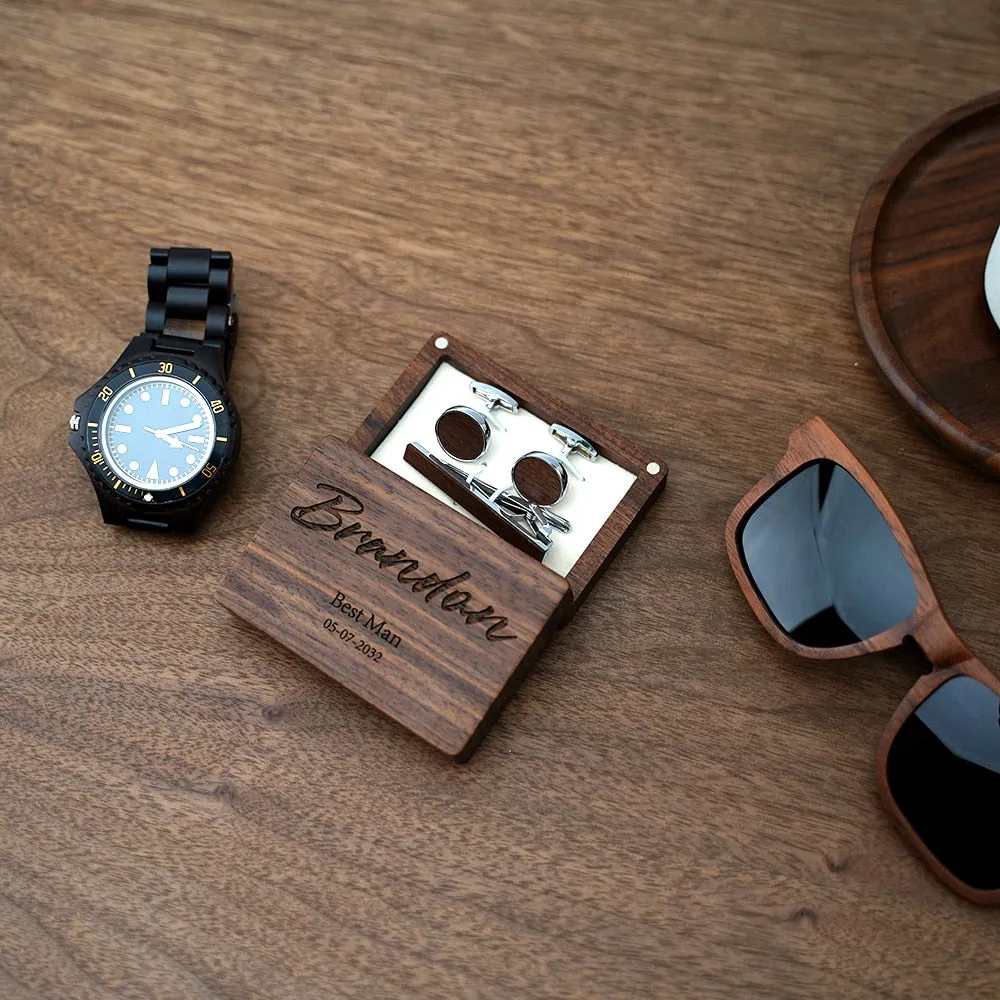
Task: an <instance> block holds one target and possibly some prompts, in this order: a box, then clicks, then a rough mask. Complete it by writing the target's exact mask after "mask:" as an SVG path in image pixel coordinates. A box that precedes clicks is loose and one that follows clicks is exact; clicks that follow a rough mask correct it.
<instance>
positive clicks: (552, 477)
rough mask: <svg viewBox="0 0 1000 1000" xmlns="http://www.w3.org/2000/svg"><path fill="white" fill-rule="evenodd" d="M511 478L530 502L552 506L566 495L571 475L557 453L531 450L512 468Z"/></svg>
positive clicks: (540, 505) (519, 491) (541, 505)
mask: <svg viewBox="0 0 1000 1000" xmlns="http://www.w3.org/2000/svg"><path fill="white" fill-rule="evenodd" d="M511 479H512V480H513V481H514V487H515V488H516V489H517V492H518V493H520V494H521V496H522V497H524V499H525V500H527V501H528V502H529V503H533V504H537V505H538V506H539V507H551V506H552V505H553V504H556V503H559V501H560V500H562V498H563V497H564V496H565V495H566V487H567V485H568V484H569V476H567V475H566V466H565V465H564V464H563V463H562V461H561V460H560V459H558V458H556V457H555V455H548V454H546V453H545V452H544V451H530V452H528V454H527V455H522V456H521V457H520V458H519V459H518V460H517V461H516V462H515V463H514V467H513V469H511Z"/></svg>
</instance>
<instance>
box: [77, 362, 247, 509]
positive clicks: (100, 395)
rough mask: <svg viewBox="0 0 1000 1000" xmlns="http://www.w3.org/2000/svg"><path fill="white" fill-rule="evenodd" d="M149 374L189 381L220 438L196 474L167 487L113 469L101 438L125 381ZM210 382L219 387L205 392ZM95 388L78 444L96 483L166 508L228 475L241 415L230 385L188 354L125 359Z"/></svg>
mask: <svg viewBox="0 0 1000 1000" xmlns="http://www.w3.org/2000/svg"><path fill="white" fill-rule="evenodd" d="M147 376H161V377H163V376H169V377H170V378H175V379H179V380H180V381H183V382H187V383H188V384H189V385H191V386H192V388H194V389H195V390H196V391H197V392H199V393H200V394H201V395H202V396H204V397H205V400H206V402H207V403H208V405H209V408H210V409H211V410H212V414H213V417H214V419H215V436H216V440H215V442H214V443H213V447H212V450H211V451H210V453H209V456H208V459H207V461H206V463H205V465H204V466H203V467H202V468H201V470H199V472H198V474H197V475H196V476H195V477H194V478H193V479H190V480H188V481H187V482H186V483H184V484H182V485H179V486H175V487H171V488H169V489H165V490H154V489H150V488H148V487H147V488H140V487H137V486H134V485H132V484H131V483H128V482H126V481H125V480H124V479H122V477H121V476H120V475H119V474H118V473H117V472H116V471H115V470H114V469H112V467H111V464H110V462H108V461H107V458H106V457H105V455H104V454H103V452H102V450H101V444H100V428H101V424H102V422H103V418H104V415H105V413H106V412H107V410H108V408H109V407H110V405H111V402H112V400H114V399H115V397H116V396H117V395H118V392H119V390H121V389H122V388H123V387H124V386H126V385H128V384H129V383H130V382H134V381H137V380H138V379H141V378H143V377H147ZM206 384H207V385H210V386H211V387H212V389H213V390H214V393H207V392H205V386H206ZM91 393H92V394H93V398H92V399H91V400H90V402H89V403H88V404H85V406H84V408H83V409H82V410H81V418H82V419H81V421H80V429H79V432H78V435H79V438H78V441H79V444H80V445H81V446H82V447H80V448H78V449H77V453H78V455H79V457H80V460H81V461H82V462H83V464H84V466H85V467H86V468H87V471H88V472H89V473H90V475H91V477H92V478H93V479H94V481H95V483H98V484H100V485H101V486H104V487H106V488H107V489H109V490H110V491H111V492H112V494H113V495H114V496H115V497H116V499H118V500H119V501H121V502H124V503H128V504H131V505H133V506H134V507H135V508H136V509H137V510H146V511H150V510H162V509H164V508H167V507H171V508H174V507H180V506H186V505H188V504H191V503H194V502H195V501H197V500H199V499H200V498H202V497H204V496H205V494H206V493H207V492H209V491H210V489H211V487H212V486H213V485H214V484H215V483H217V482H218V480H219V479H220V478H221V477H222V476H223V475H224V473H225V472H226V470H227V467H228V465H229V464H230V463H231V461H232V459H233V457H234V456H235V454H236V453H237V451H238V447H239V418H238V415H237V413H236V409H235V407H234V406H233V403H232V400H231V399H230V397H229V393H228V392H227V391H226V388H225V385H224V384H223V383H222V382H220V381H219V380H218V379H217V378H215V377H214V376H213V375H212V374H211V373H210V372H209V371H207V370H206V369H204V368H202V367H201V366H199V365H197V364H194V363H193V362H192V361H190V360H189V359H187V358H177V357H164V356H163V355H160V354H153V355H149V356H146V357H142V358H131V359H128V360H125V361H122V362H121V363H120V364H117V365H115V366H114V367H112V368H111V369H109V370H108V372H107V374H106V375H105V376H104V378H103V379H101V380H100V381H99V382H98V383H97V384H95V385H94V386H93V387H92V389H91V390H90V391H89V392H88V395H90V394H91ZM219 407H221V408H219ZM206 472H207V474H206Z"/></svg>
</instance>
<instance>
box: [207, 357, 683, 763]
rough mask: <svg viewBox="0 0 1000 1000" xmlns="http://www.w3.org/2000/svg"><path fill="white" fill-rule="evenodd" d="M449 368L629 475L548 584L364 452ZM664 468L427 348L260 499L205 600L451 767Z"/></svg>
mask: <svg viewBox="0 0 1000 1000" xmlns="http://www.w3.org/2000/svg"><path fill="white" fill-rule="evenodd" d="M442 361H449V362H450V363H453V364H454V365H456V366H457V367H460V368H461V370H462V371H464V372H466V373H469V374H470V375H471V376H472V377H474V378H479V379H483V380H486V381H490V382H492V383H493V384H497V385H500V386H502V387H503V388H505V389H507V390H509V391H511V392H513V393H515V394H516V396H517V398H518V399H519V401H520V402H521V403H522V404H523V405H524V406H525V407H526V408H528V409H529V410H531V411H532V412H533V413H535V414H537V415H538V416H540V417H541V418H542V419H544V420H546V421H561V422H564V423H567V424H569V425H570V426H572V427H573V428H574V429H576V430H578V431H580V432H581V433H583V434H585V435H586V437H587V438H589V439H590V440H591V441H593V442H594V443H595V444H596V445H597V446H598V448H599V449H601V451H602V453H603V454H606V455H608V456H609V457H610V458H611V459H612V460H613V461H615V462H616V464H618V465H620V466H622V467H623V468H626V469H627V470H628V471H629V472H631V473H633V474H634V475H635V477H636V479H635V482H634V483H633V484H632V486H631V487H630V488H629V490H628V492H627V493H626V494H625V496H624V497H623V498H622V500H621V501H620V503H619V504H618V505H617V507H615V509H614V511H613V513H612V516H611V517H610V518H609V519H608V521H607V522H606V523H605V524H604V525H603V527H601V529H600V530H599V532H598V534H597V536H596V537H595V538H594V539H593V541H592V542H591V543H590V545H589V546H588V547H587V549H586V550H585V551H584V554H583V556H581V557H580V558H579V560H578V561H577V563H576V565H575V566H574V567H573V568H572V569H571V571H570V572H569V573H568V574H567V575H566V576H561V575H559V574H558V573H556V572H554V571H553V570H552V569H550V568H549V567H547V566H545V565H543V564H542V563H540V562H539V561H538V558H537V557H533V556H531V555H528V554H527V553H525V552H523V551H520V550H519V549H518V548H517V547H516V546H515V545H513V544H511V542H510V541H508V540H504V539H503V538H501V537H500V536H499V535H497V534H494V533H493V532H492V531H490V530H488V529H487V528H486V527H484V526H483V525H482V524H478V523H476V522H475V521H472V520H470V519H469V518H468V517H466V516H465V515H464V514H462V513H460V512H458V511H457V510H454V509H452V508H451V507H449V506H446V505H445V504H443V503H442V502H441V501H440V500H438V499H435V498H434V497H433V496H431V495H430V494H428V493H427V492H425V491H424V490H422V489H420V487H419V486H417V485H414V484H413V483H410V482H407V481H406V480H405V479H403V478H402V477H401V476H400V475H397V474H396V473H395V472H393V471H392V470H390V469H388V468H386V467H385V466H383V465H381V464H379V462H377V461H376V460H375V459H373V458H371V457H370V453H371V452H372V451H373V450H374V449H375V448H376V447H377V446H378V443H379V442H380V441H381V440H382V439H383V438H384V436H385V434H387V433H388V432H389V430H390V429H391V428H392V426H394V424H395V422H396V421H397V420H398V419H399V418H400V416H401V415H402V414H403V413H404V412H405V411H406V408H407V407H408V406H409V405H410V403H411V402H412V400H413V398H414V397H415V396H416V394H417V393H418V392H419V391H420V390H421V389H422V388H423V387H424V386H425V385H426V384H427V381H428V380H429V379H430V377H431V375H432V374H433V373H434V371H435V369H436V367H437V365H438V364H439V363H441V362H442ZM666 474H667V470H666V466H665V465H663V466H662V467H661V465H660V463H658V462H656V461H655V460H654V459H653V458H652V456H648V455H645V454H644V453H642V452H641V451H640V450H639V449H638V448H636V447H635V446H634V445H633V444H631V442H629V441H627V440H626V439H624V438H622V437H620V436H619V435H617V434H615V433H614V432H612V431H611V430H609V429H608V428H605V427H603V426H601V425H600V424H597V423H595V422H593V421H590V420H586V419H585V418H584V417H583V416H581V415H579V414H576V413H573V412H572V411H571V410H569V409H568V408H567V407H563V406H562V405H561V404H559V403H558V401H557V400H555V399H553V398H552V397H550V396H547V395H545V394H544V393H542V392H539V391H537V390H535V389H534V388H533V387H531V386H530V384H529V383H527V382H524V381H523V380H521V379H519V378H518V377H517V376H515V375H514V374H513V373H511V372H508V371H507V370H506V369H503V368H501V367H500V366H499V365H496V364H495V363H494V362H492V361H490V360H489V359H488V358H486V357H485V356H483V355H481V354H479V353H478V352H476V351H474V350H473V349H471V348H468V347H465V346H463V345H460V344H458V343H456V342H455V341H454V340H453V339H446V338H435V339H432V340H431V341H428V343H427V344H426V345H425V346H424V348H423V350H421V352H420V354H419V355H418V356H417V358H416V359H415V360H414V362H413V363H412V364H411V365H410V366H409V367H408V368H407V369H406V371H405V372H404V373H403V374H402V375H401V376H400V378H399V380H398V381H397V382H396V384H395V385H394V386H393V387H392V389H390V391H389V393H388V394H387V395H386V397H385V398H384V399H383V400H382V402H381V403H379V405H378V406H377V407H376V409H375V410H374V411H373V412H372V413H371V414H370V415H369V416H368V418H367V419H366V421H365V423H364V424H363V425H362V427H361V428H360V429H359V430H358V432H357V433H356V434H355V435H354V438H353V439H352V441H351V442H350V444H345V443H344V442H342V441H338V440H337V439H335V438H327V439H326V440H325V441H323V442H322V443H321V444H320V446H319V447H318V448H317V449H316V451H314V452H313V454H312V456H311V457H310V458H309V460H308V462H306V464H305V466H304V467H303V468H302V470H301V472H300V473H299V474H298V476H296V478H295V480H294V481H293V482H292V483H291V485H290V486H289V487H288V489H287V490H286V491H285V494H284V496H282V497H281V498H280V499H278V500H276V501H275V504H274V506H273V508H272V509H271V512H270V514H269V516H268V518H267V520H266V521H265V522H264V525H263V526H262V527H261V529H260V531H259V532H258V533H257V536H256V537H255V538H254V540H253V541H252V542H251V543H250V545H249V546H247V548H246V550H245V551H244V552H243V554H242V555H241V556H240V558H239V560H238V561H237V563H236V564H235V565H234V566H233V567H232V569H231V570H230V571H229V573H228V574H227V575H226V577H225V579H224V580H223V582H222V584H221V586H220V588H219V591H218V593H217V595H216V596H217V599H218V600H219V602H220V603H221V604H223V605H224V606H225V607H227V608H228V609H229V610H230V611H232V612H233V613H234V614H236V615H239V616H240V617H241V618H244V619H245V620H246V621H248V622H250V624H252V625H254V626H256V627H257V628H259V629H261V630H262V631H264V632H266V633H267V634H268V635H269V636H271V637H272V638H273V639H276V640H277V641H278V642H279V643H281V644H282V645H283V646H286V647H288V648H289V649H291V650H293V651H294V652H296V653H298V654H299V655H300V656H302V657H304V658H305V659H306V660H308V661H309V662H310V663H312V664H313V665H314V666H316V667H318V668H319V669H320V670H322V671H323V672H324V673H326V674H329V675H330V676H331V677H333V678H335V679H336V680H338V681H340V683H341V684H343V685H345V686H346V687H348V688H349V689H350V690H351V691H353V692H354V693H355V694H358V695H360V696H361V697H362V698H364V699H365V700H366V701H368V702H370V703H371V704H372V705H374V706H375V707H376V708H378V709H380V710H381V711H383V712H384V713H385V714H386V715H388V716H390V717H391V718H393V719H395V720H396V721H397V722H400V723H402V725H404V726H406V727H407V728H408V729H410V730H411V731H412V732H414V733H416V735H418V736H420V737H421V738H422V739H424V740H426V741H427V742H428V743H430V744H432V745H433V746H435V747H437V748H438V749H439V750H441V751H443V752H444V753H446V754H447V755H448V756H450V757H452V758H454V759H455V760H456V761H459V762H461V761H465V760H468V758H469V757H470V756H471V754H472V752H473V751H474V750H475V748H476V746H477V745H478V744H479V742H480V741H481V740H482V738H483V736H484V735H485V734H486V732H487V730H488V729H489V727H490V725H492V723H493V721H494V720H495V718H496V717H497V715H498V714H499V712H500V710H501V708H502V707H503V705H504V703H505V702H506V701H507V700H508V699H509V698H510V696H511V695H512V694H513V692H514V690H515V689H516V687H517V685H518V683H519V682H520V680H521V679H522V677H523V676H524V674H525V672H526V670H527V669H528V668H529V666H530V665H531V664H532V662H533V661H534V660H535V658H536V657H537V656H538V654H539V652H540V651H541V649H542V647H543V646H544V644H545V642H546V641H547V640H548V637H549V635H550V634H551V633H552V631H553V630H554V629H555V628H557V627H558V626H560V625H562V624H563V623H564V622H565V621H566V620H567V619H568V618H569V616H570V615H571V614H572V613H573V610H574V609H575V607H576V605H577V604H578V603H579V602H580V601H581V600H582V599H583V597H584V596H585V595H586V594H587V592H588V591H589V590H590V588H591V587H592V586H593V584H594V581H595V580H596V579H597V577H598V576H599V575H600V573H601V572H602V571H603V570H604V568H605V566H606V565H607V563H608V562H609V561H610V560H611V558H612V557H613V556H614V554H615V552H616V551H617V550H618V548H619V547H620V546H621V544H622V542H623V541H624V539H625V538H626V537H627V535H628V534H629V533H630V532H631V530H632V529H633V527H634V526H635V524H636V522H637V521H638V520H639V519H640V518H641V517H642V514H643V513H644V512H645V510H646V509H647V508H648V506H649V504H650V503H651V502H652V501H653V499H654V498H655V496H656V495H657V494H658V493H659V492H660V491H661V490H662V489H663V486H664V481H665V479H666Z"/></svg>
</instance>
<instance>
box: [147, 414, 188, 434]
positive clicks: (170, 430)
mask: <svg viewBox="0 0 1000 1000" xmlns="http://www.w3.org/2000/svg"><path fill="white" fill-rule="evenodd" d="M199 427H201V414H200V413H196V414H195V415H194V420H193V421H191V423H189V424H178V425H177V426H176V427H164V428H163V430H161V431H160V432H159V433H157V432H156V431H153V433H154V434H156V436H157V437H159V436H160V434H166V435H167V437H173V436H174V435H175V434H183V433H184V432H185V431H194V430H197V429H198V428H199ZM146 429H147V430H149V428H148V427H147V428H146Z"/></svg>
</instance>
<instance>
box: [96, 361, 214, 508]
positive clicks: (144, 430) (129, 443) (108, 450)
mask: <svg viewBox="0 0 1000 1000" xmlns="http://www.w3.org/2000/svg"><path fill="white" fill-rule="evenodd" d="M215 442H216V425H215V416H214V414H213V412H212V407H211V405H210V404H209V401H208V400H207V399H206V398H205V396H203V395H202V394H201V392H200V391H199V390H198V387H197V386H194V385H192V384H191V383H190V382H188V381H184V380H182V379H179V378H174V377H171V376H167V375H151V376H146V377H140V378H136V379H133V380H131V381H129V382H126V384H125V385H123V386H122V387H121V388H120V389H119V390H118V391H117V392H116V393H115V394H114V395H113V396H112V397H111V399H110V401H109V402H108V406H107V409H106V410H105V411H104V414H103V416H102V417H101V423H100V447H101V452H102V453H103V455H104V457H105V461H106V462H107V464H108V466H109V468H110V470H111V471H112V472H114V474H115V475H116V476H120V477H121V479H122V480H123V481H124V482H126V483H128V484H130V485H132V486H135V487H137V488H139V489H142V490H150V491H156V490H173V489H176V488H177V487H179V486H183V485H184V484H185V483H187V482H188V481H189V480H191V479H193V478H194V477H195V476H197V475H198V473H199V472H201V471H202V469H204V468H205V465H206V464H207V463H208V460H209V457H210V456H211V454H212V450H213V449H214V448H215Z"/></svg>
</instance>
